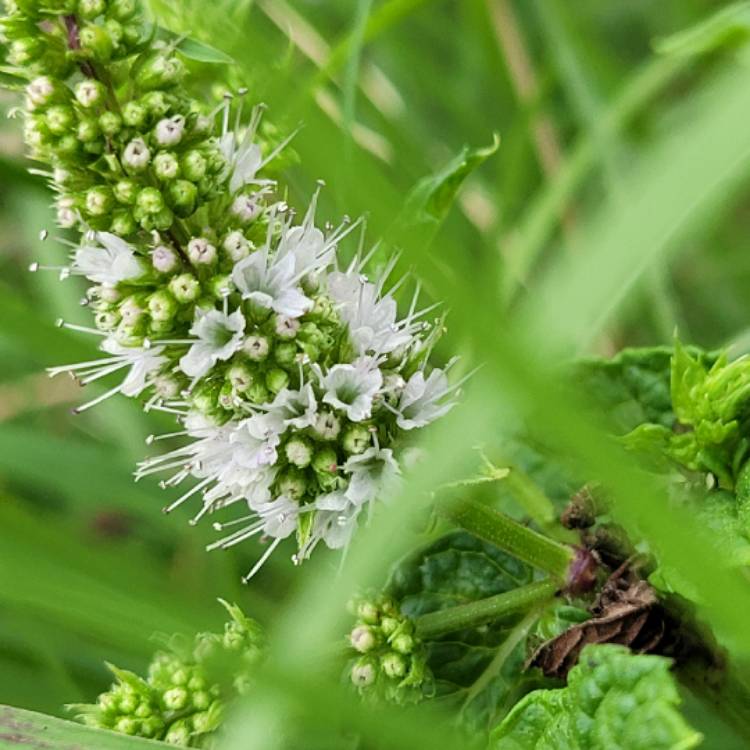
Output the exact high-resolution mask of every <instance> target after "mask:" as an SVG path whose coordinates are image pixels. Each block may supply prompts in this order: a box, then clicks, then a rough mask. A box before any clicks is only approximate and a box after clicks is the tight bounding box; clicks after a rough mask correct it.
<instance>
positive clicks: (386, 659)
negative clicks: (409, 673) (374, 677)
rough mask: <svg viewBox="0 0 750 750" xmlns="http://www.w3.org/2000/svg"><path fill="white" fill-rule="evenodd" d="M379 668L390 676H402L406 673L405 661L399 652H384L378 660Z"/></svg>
mask: <svg viewBox="0 0 750 750" xmlns="http://www.w3.org/2000/svg"><path fill="white" fill-rule="evenodd" d="M380 668H381V669H382V670H383V672H384V673H385V674H386V675H387V676H388V677H391V678H399V677H403V676H404V675H405V674H406V662H405V661H404V658H403V657H402V656H400V655H399V654H394V653H389V654H384V655H383V657H382V658H381V660H380Z"/></svg>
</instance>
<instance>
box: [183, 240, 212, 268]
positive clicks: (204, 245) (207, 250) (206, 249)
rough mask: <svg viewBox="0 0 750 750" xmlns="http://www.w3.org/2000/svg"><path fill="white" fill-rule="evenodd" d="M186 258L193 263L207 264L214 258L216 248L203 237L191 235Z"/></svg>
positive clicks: (196, 264)
mask: <svg viewBox="0 0 750 750" xmlns="http://www.w3.org/2000/svg"><path fill="white" fill-rule="evenodd" d="M187 252H188V258H190V262H191V263H192V264H193V265H195V266H198V265H209V264H211V263H213V262H214V261H215V260H216V248H215V247H214V246H213V245H212V244H211V243H210V242H209V241H208V240H207V239H205V237H193V239H192V240H190V242H188V246H187Z"/></svg>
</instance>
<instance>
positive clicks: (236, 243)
mask: <svg viewBox="0 0 750 750" xmlns="http://www.w3.org/2000/svg"><path fill="white" fill-rule="evenodd" d="M222 247H223V248H224V250H226V251H227V253H228V255H229V257H230V258H231V259H232V260H233V261H234V262H235V263H238V262H239V261H241V260H242V259H243V258H246V257H247V256H248V255H249V254H250V242H248V240H247V239H246V237H245V235H244V234H242V232H240V231H238V230H235V231H233V232H230V233H229V234H228V235H227V236H226V237H225V238H224V242H223V243H222Z"/></svg>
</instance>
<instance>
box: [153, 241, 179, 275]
mask: <svg viewBox="0 0 750 750" xmlns="http://www.w3.org/2000/svg"><path fill="white" fill-rule="evenodd" d="M151 264H152V265H153V267H154V269H156V270H157V271H158V272H159V273H170V272H171V271H174V270H175V268H177V265H178V259H177V253H175V251H174V250H172V248H171V247H167V246H166V245H159V246H157V247H155V248H154V249H153V250H152V251H151Z"/></svg>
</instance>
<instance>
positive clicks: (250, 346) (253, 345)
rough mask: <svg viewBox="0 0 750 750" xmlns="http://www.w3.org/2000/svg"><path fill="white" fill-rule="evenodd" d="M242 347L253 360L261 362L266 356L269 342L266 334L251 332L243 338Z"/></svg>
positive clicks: (269, 345)
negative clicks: (251, 333)
mask: <svg viewBox="0 0 750 750" xmlns="http://www.w3.org/2000/svg"><path fill="white" fill-rule="evenodd" d="M242 349H243V351H244V352H245V354H247V356H248V357H249V358H250V359H252V360H253V362H262V361H263V360H264V359H266V358H267V357H268V353H269V351H270V349H271V344H270V342H269V341H268V338H267V337H266V336H263V335H259V334H253V335H250V336H248V337H247V338H246V339H245V343H244V344H243V345H242Z"/></svg>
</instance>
